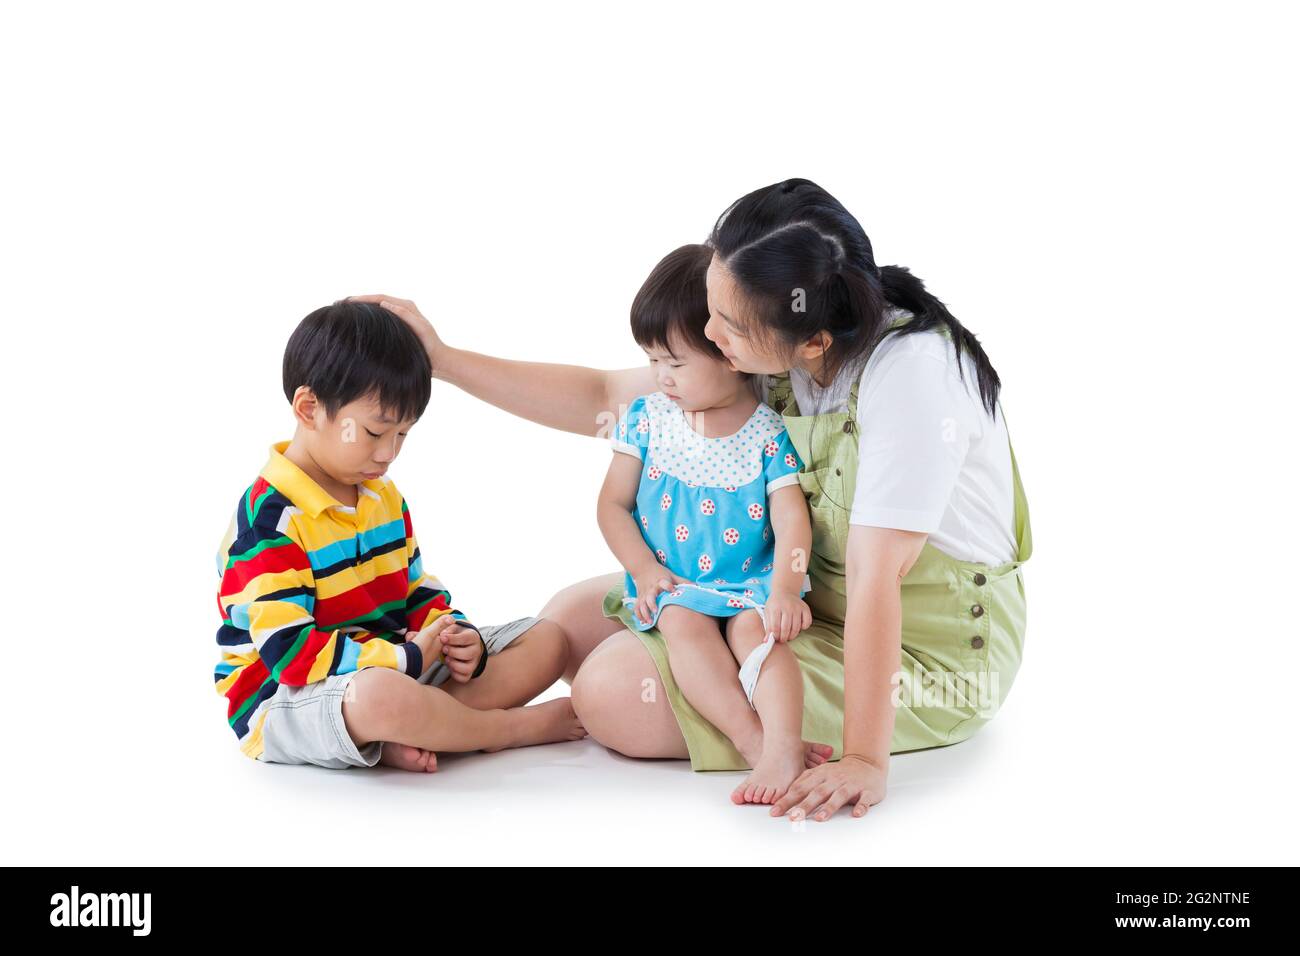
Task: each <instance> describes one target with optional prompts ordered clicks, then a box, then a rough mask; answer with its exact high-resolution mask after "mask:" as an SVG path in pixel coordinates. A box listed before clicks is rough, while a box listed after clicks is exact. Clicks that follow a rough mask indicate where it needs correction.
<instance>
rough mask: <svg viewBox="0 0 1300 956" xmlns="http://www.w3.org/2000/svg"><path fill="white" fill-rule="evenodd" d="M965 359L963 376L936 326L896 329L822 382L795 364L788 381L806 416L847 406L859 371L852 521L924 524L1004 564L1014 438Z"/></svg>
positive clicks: (1009, 544) (955, 545)
mask: <svg viewBox="0 0 1300 956" xmlns="http://www.w3.org/2000/svg"><path fill="white" fill-rule="evenodd" d="M907 317H908V313H906V312H902V311H897V310H896V311H894V312H893V313H892V315H888V316H887V317H886V318H887V319H888V320H891V321H892V320H893V319H897V318H907ZM963 364H964V367H965V372H966V376H965V380H964V381H963V380H962V379H961V378H959V377H958V374H957V360H956V356H955V354H954V351H953V348H952V345H951V344H950V342H949V340H948V339H947V338H946V337H945V336H944V335H943V334H942V333H940V332H918V333H915V334H912V335H902V336H899V335H891V336H889V337H888V338H886V339H885V340H884V341H883V342H882V343H881V344H880V345H879V346H878V347H877V348H876V350H875V351H874V352H873V353H872V355H871V357H870V359H869V360H868V361H867V362H866V364H865V366H864V365H863V364H862V362H861V361H860V360H859V361H858V362H857V363H854V364H851V365H849V366H846V367H845V368H843V369H841V370H840V373H839V374H838V375H837V376H836V378H835V381H833V382H832V383H831V384H830V385H829V386H828V387H826V388H822V387H821V386H819V385H818V384H817V383H816V381H814V380H813V378H812V376H811V375H809V374H808V373H807V372H805V371H803V370H802V369H791V370H790V384H791V388H792V390H793V392H794V397H795V401H796V402H797V403H798V405H799V412H800V414H802V415H820V414H824V413H827V412H837V411H845V410H846V409H847V408H848V400H849V392H850V390H851V388H852V386H853V380H854V377H855V376H860V380H861V384H860V385H859V386H858V414H857V420H858V426H859V436H860V437H859V442H858V477H857V487H856V489H855V491H854V495H853V509H852V511H851V512H850V514H849V523H850V524H858V525H869V526H871V527H876V528H897V529H899V530H902V531H923V532H925V533H927V534H928V535H929V536H930V537H929V540H930V543H931V544H933V545H934V546H935V547H936V548H938V549H939V550H940V551H942V552H944V553H945V554H947V555H949V556H951V557H954V558H956V559H958V560H959V561H977V562H980V563H982V564H992V565H998V564H1003V563H1005V562H1007V561H1010V560H1012V559H1013V558H1014V557H1015V554H1016V540H1015V490H1014V484H1013V482H1012V477H1011V450H1010V444H1009V442H1008V438H1007V427H1006V423H1005V422H1004V421H1003V420H1002V410H1001V407H999V409H998V416H997V418H996V420H995V419H993V418H992V417H991V416H990V415H989V413H988V411H987V410H986V409H985V408H984V406H983V404H982V403H981V401H980V396H979V386H978V384H977V379H976V377H975V364H974V362H973V361H972V360H971V358H970V356H969V355H967V356H965V360H964V363H963ZM764 381H766V380H764ZM764 392H765V395H764V398H766V386H765V387H764Z"/></svg>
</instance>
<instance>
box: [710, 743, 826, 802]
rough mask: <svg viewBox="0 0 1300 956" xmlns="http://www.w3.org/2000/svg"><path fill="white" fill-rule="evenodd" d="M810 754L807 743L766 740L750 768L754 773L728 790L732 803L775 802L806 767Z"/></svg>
mask: <svg viewBox="0 0 1300 956" xmlns="http://www.w3.org/2000/svg"><path fill="white" fill-rule="evenodd" d="M811 752H812V751H811V750H810V745H809V744H808V743H807V742H806V741H794V742H793V743H792V744H790V745H788V746H781V745H777V744H776V743H775V742H772V741H765V742H764V746H763V754H762V756H761V757H759V758H758V762H757V763H755V764H753V765H752V766H753V768H754V769H753V771H752V772H751V773H750V775H749V776H748V777H746V778H745V779H744V780H743V781H742V782H741V783H740V785H739V786H737V787H736V789H735V790H733V791H731V802H732V803H735V804H745V803H775V802H776V801H777V800H779V799H781V797H782V796H784V795H785V792H786V790H788V789H790V784H792V783H794V781H795V778H796V777H798V776H799V774H801V773H803V771H804V768H805V767H806V766H808V760H809V754H810V753H811ZM814 766H815V765H814Z"/></svg>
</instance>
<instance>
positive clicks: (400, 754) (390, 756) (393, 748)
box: [379, 740, 438, 773]
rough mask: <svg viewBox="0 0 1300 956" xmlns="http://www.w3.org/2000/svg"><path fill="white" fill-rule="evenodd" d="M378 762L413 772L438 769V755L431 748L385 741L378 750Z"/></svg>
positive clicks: (430, 771) (426, 771)
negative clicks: (423, 748) (426, 748)
mask: <svg viewBox="0 0 1300 956" xmlns="http://www.w3.org/2000/svg"><path fill="white" fill-rule="evenodd" d="M379 762H380V763H381V764H383V765H384V766H385V767H396V768H397V769H399V770H410V771H413V772H415V773H434V772H436V771H437V769H438V755H437V754H436V753H434V752H433V751H432V750H421V749H420V748H419V747H411V746H409V745H407V744H399V743H395V742H394V741H391V740H389V741H387V742H385V743H384V746H383V748H382V749H381V750H380V752H379Z"/></svg>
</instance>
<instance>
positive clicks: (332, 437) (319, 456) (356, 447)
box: [307, 398, 415, 485]
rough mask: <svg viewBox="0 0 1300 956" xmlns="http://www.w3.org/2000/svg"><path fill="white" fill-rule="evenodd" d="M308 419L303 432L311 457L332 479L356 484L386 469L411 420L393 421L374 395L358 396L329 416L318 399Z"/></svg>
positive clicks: (409, 426) (412, 422)
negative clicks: (307, 427)
mask: <svg viewBox="0 0 1300 956" xmlns="http://www.w3.org/2000/svg"><path fill="white" fill-rule="evenodd" d="M312 422H313V427H312V428H311V429H309V430H308V433H307V434H308V436H309V437H308V441H309V442H310V451H311V455H312V458H313V459H314V460H315V461H316V463H317V464H318V465H320V467H321V468H323V469H324V470H325V471H326V472H328V473H329V476H330V477H331V478H333V479H334V480H335V481H338V482H342V483H344V484H349V485H358V484H360V483H361V482H363V481H371V480H373V479H375V478H379V477H380V476H381V475H383V474H384V472H386V471H387V470H388V466H389V465H391V464H392V463H393V460H394V459H396V458H397V453H398V452H400V451H401V450H402V441H403V440H404V439H405V438H406V433H407V431H409V430H410V428H411V426H412V425H414V424H415V419H407V420H406V421H397V420H396V419H395V418H393V417H392V416H391V415H390V414H389V413H388V412H386V411H385V410H384V409H383V408H382V407H381V406H380V405H379V403H378V402H377V401H375V399H374V398H360V399H357V400H355V401H352V402H349V403H348V404H346V405H344V406H343V407H342V408H340V409H339V410H338V414H336V415H335V416H334V417H333V418H331V417H330V416H329V415H327V414H326V413H325V406H324V405H322V404H321V403H319V402H318V403H316V406H315V409H314V411H313V412H312Z"/></svg>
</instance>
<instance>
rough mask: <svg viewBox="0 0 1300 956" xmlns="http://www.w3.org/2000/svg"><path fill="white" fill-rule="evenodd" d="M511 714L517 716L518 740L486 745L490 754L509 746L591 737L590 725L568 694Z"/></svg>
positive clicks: (520, 708) (516, 737)
mask: <svg viewBox="0 0 1300 956" xmlns="http://www.w3.org/2000/svg"><path fill="white" fill-rule="evenodd" d="M511 713H512V714H514V715H515V717H516V726H517V729H516V731H515V739H514V740H513V741H512V742H511V743H508V744H506V745H505V746H504V747H484V748H483V749H484V750H486V751H487V752H488V753H494V752H496V751H498V750H504V749H506V747H531V746H533V745H534V744H554V743H560V742H561V741H565V740H581V739H582V738H583V737H585V736H587V731H586V728H584V727H583V726H582V721H580V720H579V719H578V715H577V714H576V713H574V711H573V701H572V700H571V699H570V698H568V697H561V698H559V699H558V700H548V701H546V702H545V703H542V704H531V705H529V706H527V707H516V708H514V710H512V711H511Z"/></svg>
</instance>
